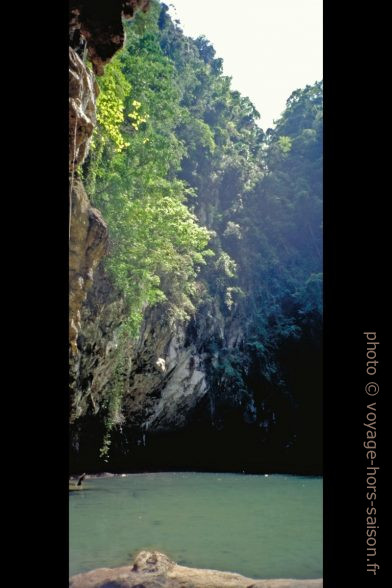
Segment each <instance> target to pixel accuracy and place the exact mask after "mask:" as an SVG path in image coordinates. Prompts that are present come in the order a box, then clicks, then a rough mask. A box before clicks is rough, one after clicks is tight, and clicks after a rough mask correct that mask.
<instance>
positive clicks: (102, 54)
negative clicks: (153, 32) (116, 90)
mask: <svg viewBox="0 0 392 588" xmlns="http://www.w3.org/2000/svg"><path fill="white" fill-rule="evenodd" d="M147 8H148V0H111V1H108V2H97V1H96V0H71V2H70V3H69V21H70V44H71V46H72V47H74V48H80V49H81V50H82V49H83V45H84V42H86V43H87V54H88V57H89V60H90V61H91V63H92V65H93V70H94V73H95V74H96V75H102V74H103V69H104V66H105V64H106V63H108V62H109V61H110V60H111V59H112V57H113V56H114V55H115V53H117V51H118V50H119V49H121V48H122V47H123V44H124V27H123V24H122V18H132V17H133V16H134V14H135V12H136V10H143V11H146V10H147Z"/></svg>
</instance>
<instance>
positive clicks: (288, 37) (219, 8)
mask: <svg viewBox="0 0 392 588" xmlns="http://www.w3.org/2000/svg"><path fill="white" fill-rule="evenodd" d="M166 3H167V4H168V5H170V15H171V16H172V18H173V19H178V20H180V21H181V25H180V26H181V28H182V29H183V31H184V33H185V34H186V35H188V36H190V37H198V36H201V35H204V36H205V37H207V39H208V40H209V41H210V42H211V43H212V45H213V46H214V48H215V50H216V56H217V57H222V58H223V71H224V74H225V75H228V76H231V77H232V87H233V89H235V90H238V91H239V92H241V94H242V95H244V96H249V98H250V99H251V101H252V102H253V104H254V105H255V107H256V109H257V110H258V111H259V113H260V115H261V119H260V121H259V124H260V126H261V127H262V128H263V129H264V130H266V129H267V128H268V127H271V126H273V120H274V119H277V118H278V117H279V115H280V114H281V112H282V111H283V110H284V108H285V104H286V100H287V98H288V97H289V96H290V94H291V92H293V91H294V90H296V89H298V88H303V87H305V86H306V84H313V83H314V82H316V81H319V80H321V79H322V77H323V65H322V44H323V37H322V29H323V17H322V7H323V1H322V0H171V1H170V0H166Z"/></svg>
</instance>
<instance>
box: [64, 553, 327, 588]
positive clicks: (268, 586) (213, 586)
mask: <svg viewBox="0 0 392 588" xmlns="http://www.w3.org/2000/svg"><path fill="white" fill-rule="evenodd" d="M322 585H323V582H322V580H321V579H316V580H291V579H288V580H252V579H251V578H246V577H245V576H241V575H240V574H234V573H230V572H220V571H218V570H203V569H197V568H187V567H185V566H179V565H177V564H176V563H174V562H173V561H171V560H170V559H169V558H168V557H167V556H166V555H164V554H163V553H159V552H157V551H142V552H140V553H139V554H138V556H137V557H136V558H135V561H134V563H133V565H132V566H123V567H121V568H113V569H109V568H101V569H98V570H93V571H91V572H87V573H85V574H78V575H76V576H73V577H72V578H71V580H70V588H98V587H99V588H109V587H114V586H116V587H117V588H321V587H322Z"/></svg>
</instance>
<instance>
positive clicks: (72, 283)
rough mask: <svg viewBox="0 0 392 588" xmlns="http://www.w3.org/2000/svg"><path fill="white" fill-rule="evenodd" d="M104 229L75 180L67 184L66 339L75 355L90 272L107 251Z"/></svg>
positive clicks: (91, 273) (81, 186) (97, 213)
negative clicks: (69, 219) (69, 208)
mask: <svg viewBox="0 0 392 588" xmlns="http://www.w3.org/2000/svg"><path fill="white" fill-rule="evenodd" d="M107 239H108V231H107V225H106V223H105V221H104V220H103V218H102V216H101V213H100V212H99V210H97V209H96V208H93V207H92V206H91V204H90V201H89V199H88V197H87V194H86V192H85V190H84V187H83V184H82V182H81V181H80V180H79V179H76V178H73V181H72V184H71V224H70V240H69V292H70V294H69V335H70V345H71V348H72V350H73V351H74V352H76V339H77V335H78V332H79V330H80V311H81V307H82V304H83V302H84V301H85V299H86V295H87V291H88V289H89V288H90V286H91V284H92V280H93V273H94V269H95V268H96V266H97V265H98V263H99V262H100V260H101V258H102V256H103V255H104V253H105V251H106V248H107Z"/></svg>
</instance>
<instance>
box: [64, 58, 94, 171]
mask: <svg viewBox="0 0 392 588" xmlns="http://www.w3.org/2000/svg"><path fill="white" fill-rule="evenodd" d="M96 92H97V86H96V84H95V81H94V77H93V75H92V73H91V72H89V71H88V70H87V69H86V67H85V65H84V63H83V61H82V60H81V59H80V57H79V55H77V53H76V52H75V51H74V50H73V49H72V48H71V47H70V48H69V170H70V173H72V172H74V170H75V169H76V167H77V166H78V165H80V164H81V163H83V161H84V160H85V158H86V155H87V152H88V147H89V143H90V138H91V135H92V133H93V130H94V126H95V124H96V116H95V98H96Z"/></svg>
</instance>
